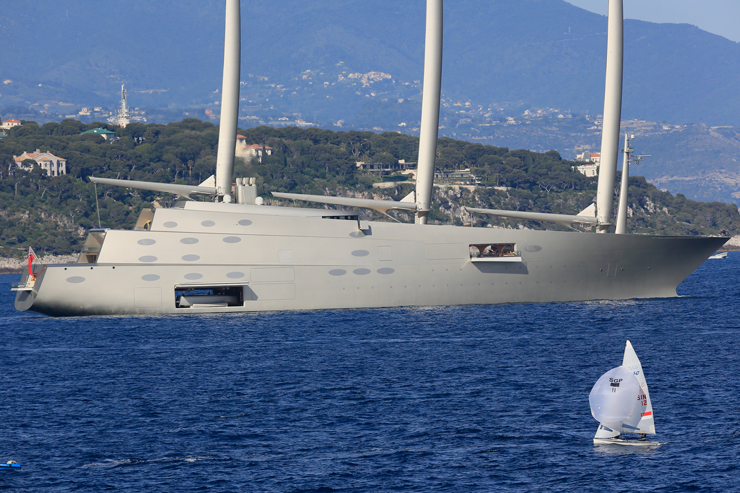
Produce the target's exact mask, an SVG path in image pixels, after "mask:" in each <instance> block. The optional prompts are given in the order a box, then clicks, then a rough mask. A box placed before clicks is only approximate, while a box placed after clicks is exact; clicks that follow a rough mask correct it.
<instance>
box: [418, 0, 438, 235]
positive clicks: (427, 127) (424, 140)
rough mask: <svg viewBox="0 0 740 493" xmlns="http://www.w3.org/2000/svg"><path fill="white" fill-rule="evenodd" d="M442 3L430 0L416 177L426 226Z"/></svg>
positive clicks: (434, 151) (434, 153)
mask: <svg viewBox="0 0 740 493" xmlns="http://www.w3.org/2000/svg"><path fill="white" fill-rule="evenodd" d="M442 4H443V1H442V0H427V18H426V37H425V41H424V86H423V89H422V91H423V92H422V100H421V133H420V137H419V164H418V166H417V174H416V220H415V222H416V223H417V224H426V223H427V219H428V215H429V211H431V209H432V187H433V182H434V162H435V158H436V156H437V134H438V131H439V99H440V94H441V86H442Z"/></svg>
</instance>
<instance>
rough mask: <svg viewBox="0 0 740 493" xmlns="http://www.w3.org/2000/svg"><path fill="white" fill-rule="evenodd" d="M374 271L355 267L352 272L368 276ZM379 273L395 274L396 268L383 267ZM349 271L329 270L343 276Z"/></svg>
mask: <svg viewBox="0 0 740 493" xmlns="http://www.w3.org/2000/svg"><path fill="white" fill-rule="evenodd" d="M371 272H372V271H371V270H370V269H364V268H362V269H355V270H353V271H352V273H353V274H354V275H356V276H366V275H368V274H370V273H371ZM376 272H377V273H378V274H393V273H394V272H396V270H395V269H391V268H390V267H381V268H380V269H378V270H377V271H376ZM346 273H347V271H346V270H344V269H332V270H330V271H329V275H330V276H343V275H345V274H346Z"/></svg>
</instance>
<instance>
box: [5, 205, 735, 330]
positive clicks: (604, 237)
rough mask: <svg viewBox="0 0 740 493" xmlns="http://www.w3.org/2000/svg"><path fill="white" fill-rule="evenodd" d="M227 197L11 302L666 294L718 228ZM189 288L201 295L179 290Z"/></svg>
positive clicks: (237, 303) (156, 307)
mask: <svg viewBox="0 0 740 493" xmlns="http://www.w3.org/2000/svg"><path fill="white" fill-rule="evenodd" d="M190 204H193V203H192V202H191V203H190ZM212 206H215V204H212ZM201 207H203V206H201ZM221 207H222V208H225V207H226V205H222V206H221ZM230 207H231V208H234V209H235V211H234V212H233V213H232V212H220V211H219V210H218V208H216V207H210V208H208V207H205V209H206V210H197V208H196V210H185V209H184V208H183V209H177V208H173V209H159V210H158V211H157V215H156V217H155V219H154V221H153V224H152V229H151V230H142V231H136V230H135V231H120V230H109V231H108V232H107V234H106V237H105V240H104V242H103V245H102V247H101V249H100V253H99V256H98V257H97V262H96V263H77V264H58V265H44V266H38V267H37V274H38V275H37V279H36V281H35V284H34V286H33V289H32V290H30V291H21V292H18V293H17V295H16V302H15V307H16V308H17V309H18V310H31V311H35V312H39V313H42V314H46V315H50V316H79V315H122V314H127V315H128V314H142V315H144V314H146V315H154V314H176V313H183V314H184V313H191V314H192V313H213V312H215V313H230V312H247V311H265V310H314V309H346V308H375V307H399V306H424V305H465V304H497V303H522V302H532V303H539V302H563V301H583V300H620V299H630V298H663V297H673V296H676V287H677V286H678V284H680V283H681V281H683V280H684V279H685V278H686V277H687V276H688V275H689V274H691V272H693V271H694V270H695V269H696V268H697V267H698V266H699V265H700V264H701V263H702V262H704V260H706V259H707V258H708V257H709V256H710V255H711V254H713V253H714V252H715V251H716V250H717V249H718V248H719V247H720V246H721V245H722V244H724V242H725V241H727V239H728V238H725V237H658V236H642V235H614V234H592V233H577V232H555V231H533V230H509V229H492V228H470V227H456V226H432V225H415V224H400V223H385V222H370V223H367V224H360V223H358V221H356V220H336V219H327V218H323V217H321V216H315V217H299V216H286V215H281V214H278V212H280V211H277V209H281V210H283V211H285V210H288V211H290V210H291V209H292V208H269V207H264V206H263V207H259V206H237V205H231V206H230ZM249 207H252V208H255V207H256V208H257V209H254V210H259V211H260V213H259V214H250V213H248V212H246V213H245V212H243V211H242V210H243V209H245V208H246V209H248V208H249ZM239 208H241V209H239ZM272 209H274V210H275V211H274V214H275V215H273V211H271V210H272ZM292 210H294V211H297V210H305V209H292ZM324 212H330V211H324ZM491 243H495V244H513V245H515V249H516V251H517V255H516V256H514V257H509V258H497V259H493V261H487V260H486V259H481V258H474V257H471V255H470V245H473V244H491ZM26 276H27V274H26V275H25V276H24V281H25V277H26ZM199 289H203V290H208V289H210V290H211V292H207V293H205V294H208V295H210V296H205V297H200V298H198V296H194V297H191V296H189V294H191V293H193V294H195V295H198V294H203V292H199V291H198V290H199ZM183 295H184V296H185V298H181V296H183ZM187 300H189V301H187Z"/></svg>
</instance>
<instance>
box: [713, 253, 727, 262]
mask: <svg viewBox="0 0 740 493" xmlns="http://www.w3.org/2000/svg"><path fill="white" fill-rule="evenodd" d="M720 258H727V252H717V253H715V254H714V255H712V256H711V257H709V260H717V259H720Z"/></svg>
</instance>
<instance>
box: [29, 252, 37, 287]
mask: <svg viewBox="0 0 740 493" xmlns="http://www.w3.org/2000/svg"><path fill="white" fill-rule="evenodd" d="M34 260H36V254H35V253H34V251H33V248H31V247H30V246H29V247H28V277H30V278H32V279H33V278H34V275H33V269H32V268H31V264H33V261H34Z"/></svg>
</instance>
